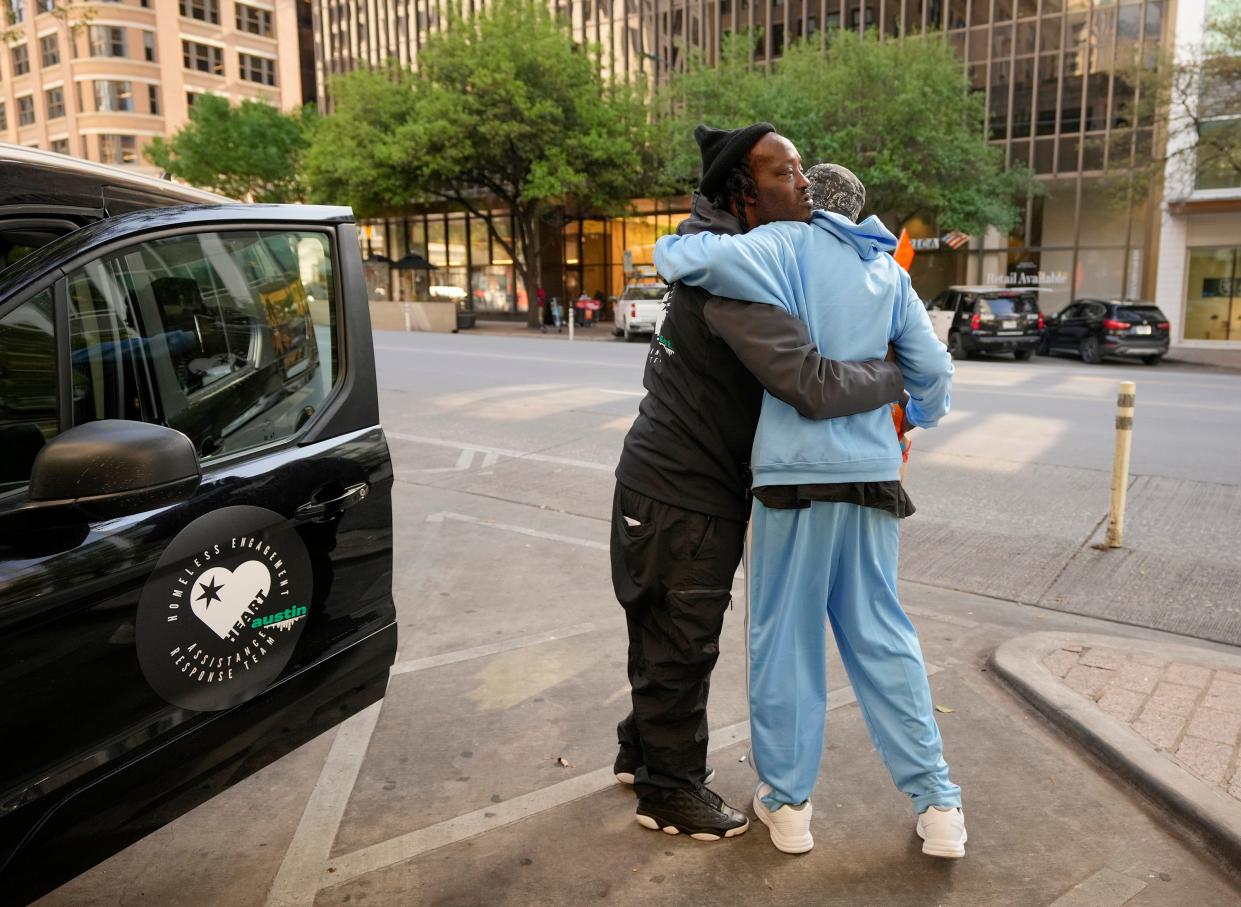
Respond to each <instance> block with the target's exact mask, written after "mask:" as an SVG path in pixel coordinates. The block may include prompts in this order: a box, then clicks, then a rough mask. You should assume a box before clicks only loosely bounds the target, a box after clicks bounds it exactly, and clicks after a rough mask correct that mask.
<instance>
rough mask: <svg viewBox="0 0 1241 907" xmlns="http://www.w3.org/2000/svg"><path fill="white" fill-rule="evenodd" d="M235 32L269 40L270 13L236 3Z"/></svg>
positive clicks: (270, 34) (270, 30)
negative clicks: (242, 32)
mask: <svg viewBox="0 0 1241 907" xmlns="http://www.w3.org/2000/svg"><path fill="white" fill-rule="evenodd" d="M237 30H238V31H244V32H249V33H250V34H252V35H262V36H263V37H264V38H270V37H271V36H272V28H271V12H270V11H268V10H265V9H259V8H258V7H257V6H249V5H248V4H245V3H238V4H237Z"/></svg>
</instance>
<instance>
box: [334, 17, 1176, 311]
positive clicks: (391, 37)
mask: <svg viewBox="0 0 1241 907" xmlns="http://www.w3.org/2000/svg"><path fill="white" fill-rule="evenodd" d="M312 2H313V5H314V14H315V17H316V28H315V34H316V40H317V44H316V66H317V69H318V73H317V74H318V76H319V78H318V84H319V92H320V103H321V105H322V106H323V107H324V108H330V103H331V101H330V98H329V97H327V95H326V94H325V91H326V90H327V86H329V85H330V82H329V79H330V77H331V76H332V75H335V74H337V73H341V72H345V71H348V70H350V69H353V68H355V67H359V66H375V65H378V64H380V63H382V62H383V61H384V60H386V59H390V58H395V59H397V60H399V61H400V62H402V63H405V64H410V65H414V64H416V57H417V53H418V49H419V47H420V46H421V44H422V43H423V42H424V41H425V40H426V37H427V36H428V35H429V34H431V33H433V32H435V31H436V30H438V29H441V28H443V27H444V24H445V23H444V19H443V17H442V16H441V14H440V12H439V6H438V4H437V3H436V2H435V0H362V2H358V0H352V2H351V0H312ZM550 2H551V5H552V7H553V8H554V9H556V10H557V11H558V12H559V13H560V14H561V15H562V16H563V17H564V19H565V21H566V23H567V28H568V30H569V32H570V33H571V35H572V37H573V38H574V39H575V40H576V41H578V42H580V43H583V44H593V45H597V46H599V47H600V48H601V60H602V64H603V66H604V67H605V69H606V70H608V71H609V72H610V74H611V75H613V76H614V77H618V78H626V77H629V76H632V75H634V74H637V73H641V74H643V75H644V76H646V77H648V78H649V79H651V80H654V81H656V82H658V81H662V80H664V79H666V78H667V76H668V74H669V72H672V71H677V70H681V69H683V68H684V67H685V66H686V61H687V54H688V53H690V52H691V51H693V52H697V53H700V54H702V55H703V57H704V59H706V60H707V61H709V62H713V61H714V60H715V59H716V57H717V55H718V52H719V47H720V41H721V38H722V36H724V35H727V34H729V33H732V32H736V31H739V30H746V29H750V30H755V31H756V33H757V31H758V30H761V37H757V35H756V41H755V48H754V60H755V63H756V65H770V64H771V63H772V62H773V61H776V60H778V59H779V58H780V56H781V55H782V53H783V51H784V47H785V45H786V43H787V42H789V41H792V40H797V39H805V40H812V41H814V40H817V41H819V42H821V43H824V44H825V43H826V42H827V41H828V40H830V35H831V33H832V32H833V30H836V29H841V28H848V29H854V30H858V31H863V30H865V29H868V28H873V29H876V30H877V31H878V32H879V33H880V34H882V35H883V36H885V37H886V38H889V39H891V40H901V39H905V38H910V37H913V36H920V35H924V34H928V33H938V35H939V37H937V38H935V40H945V41H947V42H949V44H951V46H952V47H953V48H954V49H955V50H956V51H957V53H958V55H959V56H960V58H961V61H962V63H961V65H962V74H963V78H964V79H966V80H967V81H968V83H969V85H970V86H971V87H972V88H973V89H974V90H975V91H978V92H980V93H982V94H983V95H984V98H985V103H986V109H987V123H986V130H987V138H988V140H989V141H991V142H993V143H995V144H996V145H997V146H999V147H1000V148H1002V149H1003V152H1004V155H1005V159H1006V161H1008V162H1009V163H1010V164H1014V163H1018V162H1020V163H1023V164H1025V165H1027V166H1029V167H1030V168H1031V169H1032V170H1033V171H1034V172H1035V173H1036V174H1038V177H1039V179H1040V181H1041V182H1042V183H1043V184H1044V188H1045V190H1046V191H1045V193H1044V194H1043V195H1041V196H1038V197H1035V198H1033V199H1031V200H1029V202H1028V203H1027V204H1026V206H1025V210H1024V212H1023V217H1022V218H1021V221H1020V223H1019V224H1018V225H1017V226H1016V227H1015V228H1014V229H1013V230H1012V231H1011V232H1010V233H1009V234H1008V235H1004V234H1002V233H1000V232H999V231H996V230H992V231H989V232H988V233H987V234H986V235H983V236H974V237H971V239H970V242H969V243H968V244H966V245H965V246H963V247H961V248H959V249H952V248H949V247H948V246H947V245H942V246H941V245H939V244H938V243H936V242H935V241H934V237H936V236H938V234H939V232H940V231H939V230H938V229H937V225H934V224H923V223H921V222H914V223H911V224H908V225H906V226H907V227H909V229H910V233H911V235H912V236H915V237H918V238H923V239H926V240H928V241H927V242H924V243H920V244H919V245H920V246H922V247H923V249H922V251H920V252H919V254H918V256H917V259H916V260H915V262H914V266H913V272H912V273H913V277H914V284H915V287H916V288H917V289H918V291H919V293H920V294H921V295H922V296H923V297H924V298H930V297H932V296H934V295H935V294H936V293H938V292H939V291H940V290H941V289H943V288H944V287H946V286H948V285H950V284H955V283H983V282H986V283H1002V282H1008V283H1020V284H1022V285H1037V286H1039V287H1041V288H1042V289H1043V290H1044V291H1045V292H1044V293H1043V297H1042V303H1043V306H1044V308H1045V309H1046V310H1047V311H1056V310H1058V309H1059V308H1061V307H1063V306H1064V305H1066V304H1067V303H1068V302H1069V301H1070V300H1071V299H1072V298H1075V297H1080V296H1085V295H1099V296H1110V297H1122V296H1125V297H1133V298H1150V297H1151V295H1152V294H1153V292H1154V266H1153V257H1152V255H1153V253H1152V249H1153V247H1154V243H1155V234H1156V228H1157V225H1158V222H1159V220H1158V210H1157V207H1158V206H1157V200H1156V203H1152V201H1151V200H1150V199H1148V198H1147V197H1146V192H1145V187H1141V186H1135V187H1134V189H1133V191H1132V193H1130V194H1129V196H1128V197H1120V198H1118V197H1117V193H1116V191H1115V190H1114V188H1107V187H1105V186H1104V185H1103V183H1102V181H1101V180H1100V179H1099V176H1100V175H1101V173H1102V172H1103V170H1104V168H1105V167H1108V166H1109V165H1110V166H1112V167H1116V166H1123V164H1124V161H1123V160H1121V161H1115V160H1109V159H1108V155H1109V154H1118V153H1119V154H1121V155H1125V154H1127V155H1143V154H1148V153H1149V148H1150V145H1151V142H1152V135H1151V133H1152V129H1151V127H1152V125H1153V124H1150V123H1145V124H1143V123H1137V124H1130V123H1127V122H1125V121H1124V118H1123V116H1122V110H1123V108H1124V105H1125V103H1126V101H1128V100H1129V99H1130V98H1132V97H1133V94H1134V92H1135V91H1138V90H1140V86H1134V85H1131V84H1129V83H1128V82H1127V81H1126V80H1125V79H1124V78H1123V77H1122V76H1121V75H1119V74H1118V71H1119V70H1120V69H1121V68H1122V67H1123V65H1124V64H1126V63H1129V62H1131V61H1133V60H1135V59H1138V58H1142V57H1145V58H1152V57H1153V56H1154V55H1155V54H1157V53H1158V52H1159V50H1160V48H1161V47H1162V46H1164V45H1165V44H1166V43H1167V41H1168V38H1167V34H1166V33H1167V32H1168V31H1169V22H1168V21H1167V16H1166V15H1165V13H1166V2H1167V0H1110V2H1091V0H566V2H559V0H550ZM466 8H467V11H468V10H469V9H471V8H472V4H470V3H469V2H468V0H467V4H466ZM778 125H779V124H777V126H778ZM1131 126H1136V127H1137V128H1135V129H1131V128H1130V127H1131ZM1118 129H1121V130H1125V131H1126V133H1127V134H1128V136H1129V141H1128V143H1127V145H1124V146H1122V145H1121V144H1119V143H1117V142H1111V141H1109V139H1110V138H1111V137H1112V133H1113V132H1114V131H1115V130H1118ZM808 163H810V162H808ZM1121 195H1122V196H1123V193H1122V194H1121ZM687 210H688V199H685V198H681V199H661V200H650V201H646V200H639V201H637V202H635V205H634V215H633V216H632V217H628V218H622V219H619V220H615V219H613V220H598V219H585V220H583V219H574V218H566V222H565V226H564V229H563V231H562V236H561V246H560V247H561V250H562V254H561V255H560V256H559V257H558V260H557V261H554V262H553V261H549V260H545V262H544V275H545V278H548V277H550V279H545V281H544V282H545V285H547V286H548V289H549V293H556V295H563V294H569V295H576V294H577V293H578V292H580V291H585V292H587V293H588V294H590V295H594V294H595V293H596V292H602V293H604V295H609V296H610V295H615V294H618V293H619V292H620V289H621V284H620V264H619V262H620V258H621V255H622V253H623V251H624V249H626V248H629V247H632V246H634V245H640V244H644V243H647V242H651V241H653V239H654V238H655V237H656V236H658V235H659V233H660V232H661V231H666V230H667V229H669V228H671V227H672V226H674V225H675V223H676V221H677V220H679V219H680V218H681V217H682V216H684V214H685V213H686V212H687ZM452 216H454V215H448V217H449V218H451V217H452ZM436 217H439V215H436ZM416 219H417V218H415V220H416ZM428 229H439V228H438V227H434V228H431V227H430V226H428ZM376 231H377V232H379V233H383V234H384V237H385V241H386V242H387V241H388V237H392V236H408V235H414V234H411V233H409V231H408V230H406V229H405V227H404V226H403V223H402V222H400V221H399V220H389V221H388V222H386V223H384V224H377V225H376ZM415 232H416V231H415ZM467 232H468V231H467ZM427 235H428V236H430V234H429V233H428V234H427ZM471 235H472V232H471ZM402 241H405V240H402ZM427 243H428V245H427V249H428V252H429V251H430V248H431V247H430V240H428V241H427ZM937 246H938V248H937ZM391 249H392V251H397V247H396V246H392V247H391ZM463 249H466V250H467V253H468V252H469V250H476V251H477V252H478V253H479V255H478V256H475V255H473V254H467V255H466V256H465V257H466V258H467V259H468V261H467V262H463V263H461V264H460V265H456V264H454V265H452V267H454V268H455V267H464V268H465V270H464V271H456V272H452V273H451V274H450V275H448V276H447V279H451V280H453V281H457V282H459V283H460V285H461V288H462V289H467V290H469V291H470V292H471V293H473V294H475V295H476V294H477V291H476V290H475V289H474V281H475V277H474V274H475V272H477V271H478V270H479V268H488V269H494V268H499V267H504V266H505V265H504V264H503V263H502V261H501V260H500V259H498V258H497V257H496V255H495V250H494V249H490V250H489V253H488V255H489V257H488V258H487V260H486V261H485V262H484V261H482V260H481V253H482V249H483V246H482V244H481V242H480V243H478V244H474V243H473V242H470V243H465V244H463ZM491 273H498V271H492V272H491ZM437 279H438V277H437ZM480 279H481V278H480ZM488 279H490V278H488ZM509 284H510V285H511V284H512V280H511V279H510V280H509ZM488 292H490V291H488ZM510 295H511V296H512V297H513V299H512V302H511V304H510V305H509V306H508V308H507V309H504V308H501V309H499V310H500V311H505V310H506V311H511V312H518V311H520V310H521V307H522V306H523V305H524V301H523V300H521V299H520V298H519V297H518V294H515V293H512V294H510ZM496 298H498V297H496ZM492 310H493V309H488V311H492Z"/></svg>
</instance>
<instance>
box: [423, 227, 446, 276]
mask: <svg viewBox="0 0 1241 907" xmlns="http://www.w3.org/2000/svg"><path fill="white" fill-rule="evenodd" d="M427 260H428V261H430V262H431V264H433V265H435V267H437V268H442V267H444V266H445V265H447V264H448V246H447V245H446V244H445V241H444V219H443V217H442V216H440V215H438V214H432V215H430V216H429V217H428V218H427Z"/></svg>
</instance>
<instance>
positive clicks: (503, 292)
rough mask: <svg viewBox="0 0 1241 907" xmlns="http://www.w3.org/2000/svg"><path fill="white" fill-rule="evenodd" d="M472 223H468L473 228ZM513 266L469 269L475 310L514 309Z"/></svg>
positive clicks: (504, 310) (515, 297)
mask: <svg viewBox="0 0 1241 907" xmlns="http://www.w3.org/2000/svg"><path fill="white" fill-rule="evenodd" d="M473 227H474V224H472V223H471V224H470V228H471V229H473ZM514 281H515V278H514V275H513V268H512V267H511V266H509V265H487V266H486V267H482V268H477V267H476V268H471V269H470V294H471V296H472V297H473V299H474V311H476V312H512V311H515V309H516V304H517V293H516V287H515V285H514Z"/></svg>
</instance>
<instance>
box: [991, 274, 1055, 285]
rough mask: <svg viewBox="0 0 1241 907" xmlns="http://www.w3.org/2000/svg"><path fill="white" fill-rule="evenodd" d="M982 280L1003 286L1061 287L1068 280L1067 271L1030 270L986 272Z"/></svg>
mask: <svg viewBox="0 0 1241 907" xmlns="http://www.w3.org/2000/svg"><path fill="white" fill-rule="evenodd" d="M983 282H984V283H987V284H990V285H995V286H1005V287H1063V286H1066V285H1067V284H1068V282H1069V272H1068V271H1037V272H1034V271H1031V272H1024V273H1020V274H1011V273H1010V274H988V275H987V276H986V277H985V278H984V281H983Z"/></svg>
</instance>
